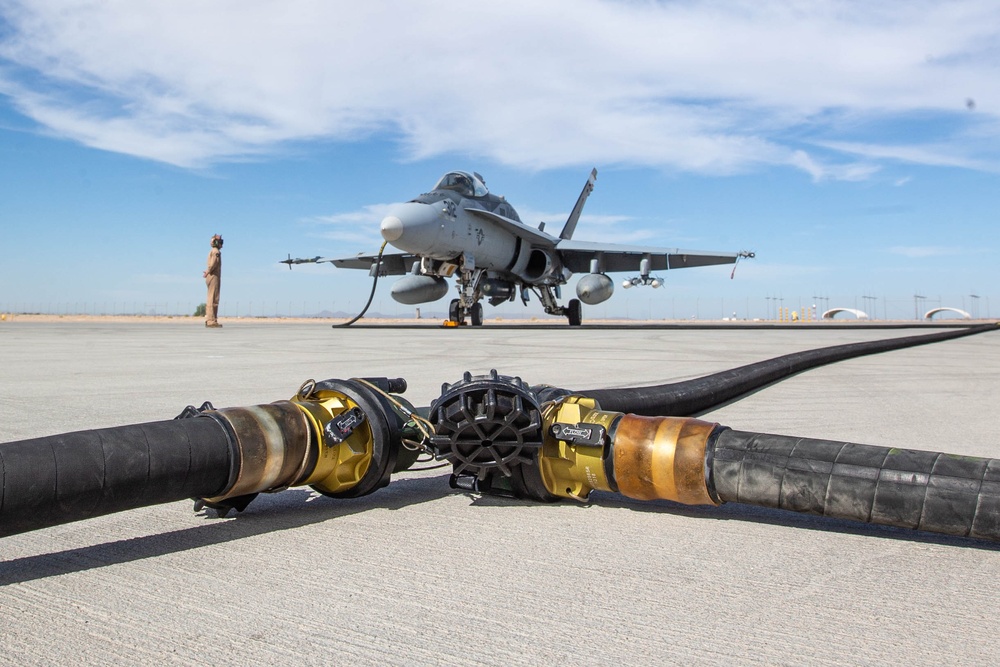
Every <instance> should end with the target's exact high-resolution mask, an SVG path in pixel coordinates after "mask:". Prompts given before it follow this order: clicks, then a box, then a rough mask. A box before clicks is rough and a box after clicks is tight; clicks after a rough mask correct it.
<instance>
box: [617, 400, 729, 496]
mask: <svg viewBox="0 0 1000 667" xmlns="http://www.w3.org/2000/svg"><path fill="white" fill-rule="evenodd" d="M715 426H716V425H715V424H712V423H709V422H703V421H699V420H697V419H685V418H676V417H640V416H638V415H625V416H624V417H622V419H621V421H620V422H619V424H618V429H617V431H616V433H615V438H614V463H615V474H614V477H615V480H616V481H617V482H618V490H619V491H620V492H621V493H622V494H623V495H626V496H628V497H629V498H637V499H639V500H655V499H662V500H673V501H675V502H679V503H684V504H685V505H718V504H719V503H717V502H716V501H714V500H713V499H712V497H711V495H709V491H708V485H707V483H706V480H705V448H706V445H707V443H708V440H709V436H711V434H712V430H713V429H714V428H715Z"/></svg>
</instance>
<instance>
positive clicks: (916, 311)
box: [913, 294, 927, 320]
mask: <svg viewBox="0 0 1000 667" xmlns="http://www.w3.org/2000/svg"><path fill="white" fill-rule="evenodd" d="M926 298H927V297H926V296H924V295H922V294H914V295H913V319H915V320H919V319H920V302H921V301H922V300H923V299H926Z"/></svg>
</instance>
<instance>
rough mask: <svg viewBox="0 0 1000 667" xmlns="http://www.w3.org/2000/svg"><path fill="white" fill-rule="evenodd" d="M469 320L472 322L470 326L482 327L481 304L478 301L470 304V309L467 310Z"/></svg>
mask: <svg viewBox="0 0 1000 667" xmlns="http://www.w3.org/2000/svg"><path fill="white" fill-rule="evenodd" d="M469 319H470V321H471V322H472V326H474V327H481V326H483V304H481V303H479V302H478V301H477V302H476V303H474V304H472V308H471V309H470V310H469Z"/></svg>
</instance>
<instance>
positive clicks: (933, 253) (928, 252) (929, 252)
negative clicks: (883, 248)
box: [889, 246, 962, 258]
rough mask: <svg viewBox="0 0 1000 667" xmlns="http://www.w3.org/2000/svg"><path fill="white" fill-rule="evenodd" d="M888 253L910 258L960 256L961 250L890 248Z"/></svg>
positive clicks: (925, 247)
mask: <svg viewBox="0 0 1000 667" xmlns="http://www.w3.org/2000/svg"><path fill="white" fill-rule="evenodd" d="M889 252H890V253H892V254H894V255H902V256H904V257H911V258H923V257H945V256H949V255H961V254H962V249H961V248H955V247H949V246H892V247H891V248H889Z"/></svg>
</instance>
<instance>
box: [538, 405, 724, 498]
mask: <svg viewBox="0 0 1000 667" xmlns="http://www.w3.org/2000/svg"><path fill="white" fill-rule="evenodd" d="M543 428H544V432H545V441H544V443H543V445H542V449H541V452H540V455H539V471H540V473H541V476H542V481H543V482H544V484H545V487H546V489H548V491H549V492H550V493H552V494H553V495H556V496H561V497H563V498H575V499H577V500H586V498H587V496H588V495H589V494H590V492H591V491H593V490H598V491H618V492H620V493H622V494H623V495H626V496H628V497H630V498H636V499H638V500H654V499H662V500H672V501H674V502H679V503H684V504H687V505H718V504H719V502H718V501H716V500H715V499H714V498H713V494H712V493H711V491H710V490H709V482H708V477H707V466H706V461H705V454H706V449H707V448H708V443H709V441H710V438H711V436H712V434H713V433H714V432H715V430H716V428H718V425H717V424H711V423H708V422H703V421H699V420H697V419H689V418H676V417H640V416H638V415H630V414H622V413H620V412H605V411H602V410H601V409H600V406H599V405H598V404H597V401H595V400H594V399H592V398H588V397H584V396H567V397H565V398H563V399H562V400H560V401H557V402H555V403H553V404H551V405H550V406H549V407H548V408H547V409H546V410H545V412H544V413H543Z"/></svg>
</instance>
